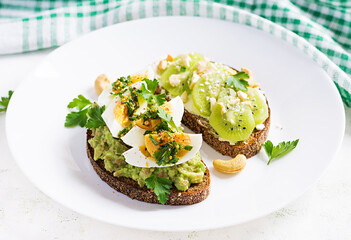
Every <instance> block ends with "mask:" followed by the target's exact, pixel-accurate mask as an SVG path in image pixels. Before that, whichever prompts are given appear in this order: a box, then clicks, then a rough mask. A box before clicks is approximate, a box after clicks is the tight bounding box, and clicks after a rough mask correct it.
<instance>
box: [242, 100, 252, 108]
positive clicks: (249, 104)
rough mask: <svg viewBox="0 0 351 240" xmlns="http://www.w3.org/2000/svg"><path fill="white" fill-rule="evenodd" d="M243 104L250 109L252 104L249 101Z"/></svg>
mask: <svg viewBox="0 0 351 240" xmlns="http://www.w3.org/2000/svg"><path fill="white" fill-rule="evenodd" d="M243 104H245V105H247V106H249V107H250V108H251V109H252V104H251V102H250V101H245V102H243Z"/></svg>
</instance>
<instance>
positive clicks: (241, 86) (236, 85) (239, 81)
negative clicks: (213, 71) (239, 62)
mask: <svg viewBox="0 0 351 240" xmlns="http://www.w3.org/2000/svg"><path fill="white" fill-rule="evenodd" d="M248 78H249V75H248V74H247V73H246V72H238V73H237V74H234V75H232V76H230V77H229V78H228V79H227V81H226V84H227V85H228V86H229V87H231V88H233V89H234V90H235V91H236V92H237V91H239V90H241V91H245V92H246V91H247V87H248V86H249V83H248V82H247V81H246V80H244V79H248Z"/></svg>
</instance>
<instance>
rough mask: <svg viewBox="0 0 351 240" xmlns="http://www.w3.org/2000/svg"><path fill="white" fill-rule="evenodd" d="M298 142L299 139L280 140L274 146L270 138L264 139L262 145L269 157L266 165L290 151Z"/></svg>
mask: <svg viewBox="0 0 351 240" xmlns="http://www.w3.org/2000/svg"><path fill="white" fill-rule="evenodd" d="M298 143H299V139H296V140H295V141H288V142H281V143H279V144H278V145H277V146H274V145H273V143H272V142H271V141H270V140H268V141H266V142H265V143H264V144H263V147H264V150H265V151H266V153H267V156H268V157H269V161H268V163H267V165H269V164H270V162H271V160H273V159H276V158H280V157H282V156H284V155H285V154H287V153H289V152H291V151H292V150H293V149H294V148H295V147H296V146H297V144H298Z"/></svg>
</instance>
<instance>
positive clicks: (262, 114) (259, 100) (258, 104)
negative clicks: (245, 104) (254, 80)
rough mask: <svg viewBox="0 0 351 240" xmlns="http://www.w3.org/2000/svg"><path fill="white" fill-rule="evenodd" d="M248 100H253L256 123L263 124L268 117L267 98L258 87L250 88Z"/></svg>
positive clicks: (253, 113)
mask: <svg viewBox="0 0 351 240" xmlns="http://www.w3.org/2000/svg"><path fill="white" fill-rule="evenodd" d="M248 100H249V101H250V102H251V106H252V115H253V117H254V119H255V124H256V125H257V124H261V123H263V122H264V121H265V120H266V119H267V118H268V106H267V102H266V98H265V97H264V95H263V94H262V93H261V92H259V91H258V90H257V89H254V88H249V89H248Z"/></svg>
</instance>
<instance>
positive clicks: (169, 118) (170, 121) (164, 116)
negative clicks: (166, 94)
mask: <svg viewBox="0 0 351 240" xmlns="http://www.w3.org/2000/svg"><path fill="white" fill-rule="evenodd" d="M157 109H158V113H157V115H158V116H159V117H160V118H162V119H163V120H165V121H166V122H168V124H169V125H171V127H173V128H175V129H176V130H177V131H178V132H179V129H178V127H177V126H176V125H175V123H174V121H173V118H172V116H171V115H169V114H168V113H167V112H166V111H165V110H164V109H162V108H160V107H157Z"/></svg>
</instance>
